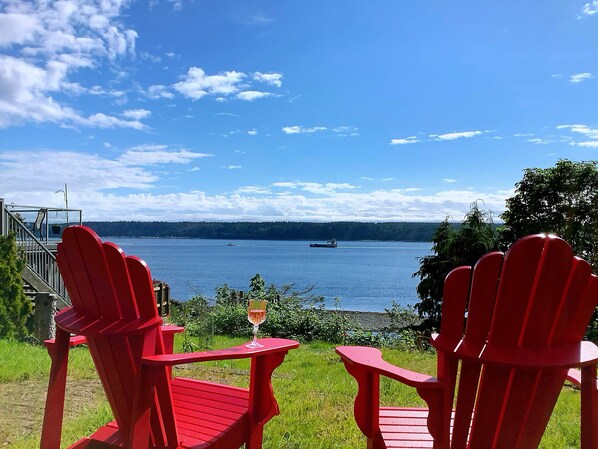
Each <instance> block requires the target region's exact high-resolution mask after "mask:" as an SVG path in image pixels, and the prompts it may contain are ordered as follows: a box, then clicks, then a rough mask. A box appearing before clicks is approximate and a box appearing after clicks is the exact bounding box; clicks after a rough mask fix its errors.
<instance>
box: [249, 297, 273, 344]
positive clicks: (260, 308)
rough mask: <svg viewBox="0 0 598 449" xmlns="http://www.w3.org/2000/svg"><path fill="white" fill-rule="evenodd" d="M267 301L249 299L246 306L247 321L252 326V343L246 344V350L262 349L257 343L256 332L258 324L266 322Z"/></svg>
mask: <svg viewBox="0 0 598 449" xmlns="http://www.w3.org/2000/svg"><path fill="white" fill-rule="evenodd" d="M267 304H268V301H266V300H265V299H250V300H249V304H248V305H247V319H248V320H249V322H250V323H251V324H253V341H252V342H251V343H249V344H246V345H245V346H247V347H248V348H252V349H253V348H262V347H263V346H264V345H260V344H259V343H258V342H257V330H258V327H259V326H260V324H262V323H263V322H264V321H266V305H267Z"/></svg>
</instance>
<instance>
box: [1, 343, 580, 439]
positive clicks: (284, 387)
mask: <svg viewBox="0 0 598 449" xmlns="http://www.w3.org/2000/svg"><path fill="white" fill-rule="evenodd" d="M242 341H243V340H242V339H233V338H227V337H215V339H214V347H226V346H233V345H237V344H240V343H241V342H242ZM181 344H182V339H180V338H178V339H177V345H178V349H179V350H180V346H181ZM383 352H384V354H385V358H386V359H387V360H388V361H390V362H392V363H395V364H398V365H400V366H403V367H406V368H410V369H414V370H416V371H420V372H424V373H429V374H433V373H434V370H435V357H434V355H432V354H426V353H408V352H402V351H397V350H384V351H383ZM71 362H72V364H71V365H70V367H69V369H70V371H69V372H70V374H69V380H73V379H90V378H91V377H93V376H95V374H94V373H95V370H94V368H93V366H92V363H91V360H90V358H89V356H88V353H87V350H86V349H85V348H80V349H75V350H73V351H72V353H71ZM48 370H49V358H48V356H47V355H46V353H45V350H44V349H43V348H38V347H33V346H29V345H26V344H22V343H13V342H4V341H0V383H9V382H21V381H23V380H24V379H38V380H40V381H44V382H45V381H46V380H47V375H48ZM248 372H249V363H248V361H246V360H233V361H219V362H210V363H205V364H196V365H192V366H184V367H182V368H177V369H175V371H174V374H175V375H184V376H193V377H200V378H204V379H206V378H209V379H210V380H213V381H223V382H227V383H231V384H234V385H240V386H245V385H247V380H248V377H247V375H248ZM273 385H274V391H275V394H276V398H277V400H278V403H279V406H280V411H281V414H280V415H279V416H277V417H275V418H273V419H272V420H271V421H270V422H269V423H268V424H267V425H266V427H265V433H264V448H265V449H308V448H309V449H354V448H360V447H361V448H365V439H364V437H363V435H362V434H361V433H360V431H359V430H358V429H357V426H356V425H355V422H354V420H353V400H354V398H355V393H356V390H357V387H356V384H355V382H354V380H353V378H352V377H350V376H349V375H348V374H347V373H346V371H345V369H344V366H343V364H342V363H341V362H340V359H339V358H338V356H337V355H336V354H335V353H334V346H333V345H331V344H327V343H320V342H314V343H310V344H304V345H302V346H301V347H300V348H299V349H297V350H294V351H291V352H290V353H289V354H288V356H287V358H286V359H285V362H284V363H283V364H282V365H281V366H280V367H279V368H278V369H277V370H276V371H275V373H274V377H273ZM44 391H45V387H44ZM381 391H382V401H383V402H384V403H385V404H395V405H396V404H400V405H420V404H422V402H421V400H420V399H419V397H418V396H417V394H416V393H415V391H413V389H411V388H409V387H404V386H402V385H401V384H400V383H398V382H394V381H390V380H383V382H382V384H381ZM3 400H4V401H10V398H3ZM89 404H90V405H88V406H87V408H85V409H84V410H81V411H80V413H79V415H78V416H76V417H72V418H71V419H67V420H66V423H65V430H64V432H63V447H67V446H68V445H69V444H71V443H72V442H74V441H76V440H77V439H78V438H81V437H83V436H85V435H89V434H90V433H91V432H93V430H95V429H97V428H98V427H99V426H100V425H102V424H104V423H105V422H106V421H108V420H110V419H111V416H110V411H109V409H108V407H107V405H106V401H105V399H104V398H103V396H102V395H101V394H98V395H97V398H96V399H92V400H91V401H90V402H89ZM39 431H40V429H39V426H37V427H36V428H35V429H32V430H31V431H30V432H28V433H26V434H23V435H21V436H20V437H19V438H18V439H17V441H14V442H13V443H11V444H9V445H6V446H3V443H4V442H2V441H0V446H3V447H5V448H7V449H31V448H34V447H37V446H38V444H39ZM541 447H542V448H544V449H548V448H550V449H561V448H562V449H565V448H573V447H579V392H577V391H574V390H572V389H570V388H565V389H563V393H562V394H561V398H560V399H559V402H558V404H557V407H556V409H555V412H554V413H553V416H552V419H551V422H550V424H549V427H548V429H547V432H546V435H545V437H544V440H543V442H542V446H541Z"/></svg>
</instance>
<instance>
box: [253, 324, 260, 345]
mask: <svg viewBox="0 0 598 449" xmlns="http://www.w3.org/2000/svg"><path fill="white" fill-rule="evenodd" d="M258 327H259V326H256V325H255V324H254V325H253V343H254V344H255V343H257V329H258Z"/></svg>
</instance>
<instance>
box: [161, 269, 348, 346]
mask: <svg viewBox="0 0 598 449" xmlns="http://www.w3.org/2000/svg"><path fill="white" fill-rule="evenodd" d="M247 298H263V299H265V300H267V301H268V318H267V319H266V321H265V322H264V323H263V324H261V325H260V335H267V336H270V337H277V338H292V339H298V340H301V341H313V340H322V341H328V342H335V343H342V342H343V341H345V338H346V336H347V334H348V331H349V330H350V329H354V328H356V327H357V326H356V325H355V324H352V323H350V322H349V320H348V319H347V318H346V317H345V316H344V315H343V314H341V313H338V312H335V311H326V310H325V307H324V304H323V302H324V300H323V298H322V297H317V296H316V297H314V296H309V290H306V291H301V292H298V291H295V290H293V286H292V285H285V286H282V287H281V288H277V287H276V286H275V285H269V286H266V282H265V280H264V279H263V278H262V277H261V276H260V275H259V273H258V274H256V275H255V276H254V277H253V278H252V279H251V281H250V286H249V290H248V292H247V295H244V294H243V292H240V291H236V290H234V289H231V288H229V287H228V285H226V284H224V285H223V286H222V287H219V288H217V289H216V299H215V303H214V305H213V306H212V307H207V308H206V309H204V311H203V312H202V313H203V314H204V315H206V314H207V315H208V316H209V320H208V321H209V323H210V326H211V328H210V330H211V332H212V333H215V334H219V335H229V336H238V337H245V338H248V337H249V336H250V335H251V330H252V327H251V325H250V323H249V321H248V320H247ZM191 301H194V302H195V303H197V302H198V301H205V299H203V298H200V297H197V298H194V299H193V300H191ZM187 303H189V302H187ZM206 304H207V302H206ZM187 308H188V306H187V305H186V303H180V304H178V305H175V306H174V307H173V313H172V317H171V318H172V320H173V321H174V322H176V323H177V324H185V325H186V327H187V328H188V327H189V325H190V324H191V335H195V334H194V333H193V332H195V328H196V327H197V326H198V325H196V324H194V323H193V321H194V320H196V319H198V317H199V314H193V313H187V315H185V314H184V313H183V310H185V309H187ZM196 308H197V306H195V305H192V306H190V307H189V309H190V310H195V309H196ZM207 310H209V312H207ZM185 318H186V319H185Z"/></svg>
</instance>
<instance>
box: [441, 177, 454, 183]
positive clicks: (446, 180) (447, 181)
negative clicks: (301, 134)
mask: <svg viewBox="0 0 598 449" xmlns="http://www.w3.org/2000/svg"><path fill="white" fill-rule="evenodd" d="M442 182H445V183H447V184H454V183H455V182H457V180H456V179H453V178H444V179H443V180H442Z"/></svg>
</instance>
